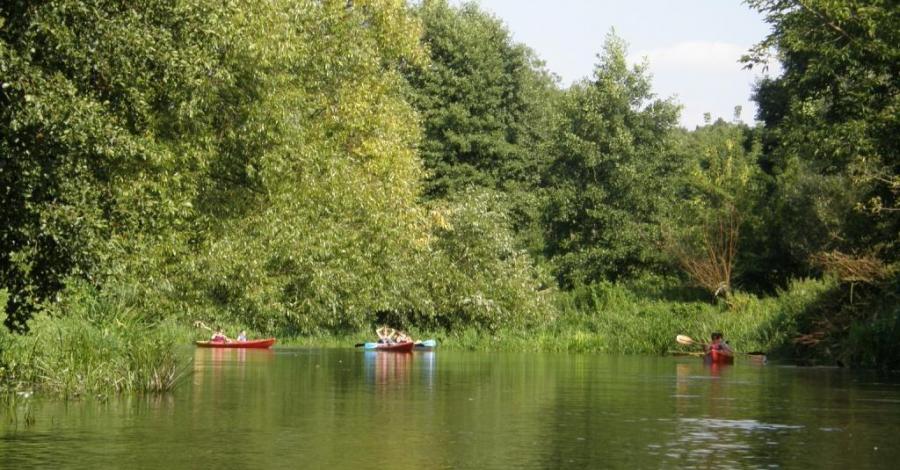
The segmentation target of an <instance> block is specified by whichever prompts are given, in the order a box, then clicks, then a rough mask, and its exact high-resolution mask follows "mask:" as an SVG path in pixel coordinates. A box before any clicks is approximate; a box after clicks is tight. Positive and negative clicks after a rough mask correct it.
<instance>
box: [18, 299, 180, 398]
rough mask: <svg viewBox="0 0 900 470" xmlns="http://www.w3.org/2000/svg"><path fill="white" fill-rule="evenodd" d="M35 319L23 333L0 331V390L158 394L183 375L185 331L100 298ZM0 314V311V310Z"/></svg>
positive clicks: (72, 395)
mask: <svg viewBox="0 0 900 470" xmlns="http://www.w3.org/2000/svg"><path fill="white" fill-rule="evenodd" d="M80 301H81V302H80V303H79V304H78V305H77V306H75V305H72V304H68V305H65V306H62V307H64V308H66V307H67V308H68V309H69V312H68V314H67V315H65V316H54V313H57V314H58V313H59V312H58V310H56V309H54V310H51V311H48V312H45V313H42V314H40V315H37V316H36V317H35V318H33V319H32V320H31V321H30V322H29V323H28V326H29V331H28V333H27V334H14V333H10V332H9V331H7V330H6V329H5V328H3V329H2V331H0V391H5V392H16V393H19V392H21V393H23V394H28V395H30V394H31V393H35V392H36V393H40V394H45V395H53V396H60V397H64V398H77V397H84V396H95V397H96V396H100V397H105V396H109V395H112V394H116V393H121V392H165V391H169V390H172V389H173V388H174V387H175V385H176V383H177V382H178V380H179V379H180V378H181V377H183V376H184V375H185V366H186V360H185V359H184V358H183V357H180V356H179V355H178V354H177V347H178V345H179V344H183V343H184V342H185V338H186V336H185V331H184V329H183V328H182V327H180V326H178V325H177V324H176V323H175V322H174V321H172V320H157V321H150V320H148V319H145V318H140V317H137V316H134V315H131V314H129V309H128V308H127V307H124V306H122V305H118V304H116V303H114V302H109V301H108V300H107V299H105V298H104V297H102V296H101V297H98V298H89V299H88V298H82V299H80ZM0 311H2V310H0ZM0 320H2V319H0Z"/></svg>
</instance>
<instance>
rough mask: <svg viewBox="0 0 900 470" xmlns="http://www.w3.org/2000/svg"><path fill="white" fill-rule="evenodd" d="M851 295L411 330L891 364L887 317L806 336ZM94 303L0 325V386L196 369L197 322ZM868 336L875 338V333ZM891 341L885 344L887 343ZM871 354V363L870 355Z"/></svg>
mask: <svg viewBox="0 0 900 470" xmlns="http://www.w3.org/2000/svg"><path fill="white" fill-rule="evenodd" d="M842 292H843V291H842V287H841V286H840V285H839V284H838V283H837V282H836V281H834V280H798V281H795V282H793V283H791V284H790V286H789V287H788V288H787V289H785V290H784V291H781V292H779V293H778V295H776V296H770V297H757V296H754V295H749V294H742V293H737V294H734V295H733V296H732V297H731V298H730V299H729V301H728V303H727V304H726V303H725V302H721V303H718V304H712V303H709V302H705V301H702V300H696V299H690V298H689V296H686V295H685V291H673V290H671V289H666V288H661V287H652V286H650V287H648V286H646V285H644V286H639V287H636V286H623V285H618V284H611V283H603V284H596V285H593V286H589V287H584V288H580V289H576V290H574V291H570V292H557V293H556V294H554V301H553V302H552V304H551V307H552V311H551V312H548V314H547V317H546V319H545V320H544V321H543V322H542V323H540V324H532V325H529V326H528V327H526V328H509V327H500V328H495V329H493V330H491V329H487V328H476V327H474V326H473V327H467V328H460V329H455V330H446V329H440V328H418V327H416V326H415V325H412V326H410V327H409V328H408V331H409V333H410V334H411V335H412V336H413V337H414V338H419V339H432V338H433V339H436V340H437V341H438V344H439V348H441V349H447V350H472V351H568V352H590V353H602V354H647V355H667V354H678V353H684V352H692V351H697V350H698V349H699V348H698V347H693V348H692V347H686V346H682V345H679V344H677V343H676V342H675V335H676V334H686V335H688V336H691V337H693V338H694V339H697V340H700V341H703V340H705V339H706V338H708V337H709V335H710V333H712V332H713V331H720V332H722V333H724V334H725V337H726V339H727V340H728V342H729V343H730V344H731V346H732V347H733V348H734V349H735V350H736V351H739V352H751V351H763V352H766V353H767V354H769V355H770V356H772V357H778V358H782V359H786V360H794V361H797V362H799V363H804V364H829V365H834V364H838V365H841V364H846V365H851V366H865V367H881V368H890V367H892V365H891V364H892V363H891V362H890V361H889V360H886V359H885V357H887V356H885V355H886V354H888V355H889V354H890V350H889V349H888V348H889V347H893V346H891V344H893V343H891V342H890V341H886V340H885V338H890V334H891V331H894V330H890V329H888V327H890V325H888V324H887V323H885V322H888V323H889V321H890V317H889V316H888V317H886V319H883V320H882V322H881V323H873V324H871V325H869V324H867V325H869V326H865V325H864V326H857V328H856V330H852V329H851V331H856V333H854V334H851V335H849V336H847V338H848V339H846V340H844V341H845V342H844V343H839V344H838V346H844V349H840V348H837V347H834V348H829V349H825V348H824V346H829V343H826V342H823V341H826V340H828V338H827V337H825V338H820V339H819V341H820V342H822V344H821V346H822V347H821V348H819V349H817V348H816V347H815V346H816V345H810V344H806V343H802V342H798V338H800V339H801V340H802V339H803V338H804V337H805V336H804V332H808V331H810V329H809V325H810V324H811V323H815V322H816V321H818V320H817V318H821V317H822V316H823V315H825V313H822V312H820V311H819V310H821V309H822V308H824V307H823V306H827V305H830V304H831V303H834V302H837V303H838V304H840V303H841V302H842V299H841V298H840V295H841V293H842ZM857 295H860V294H859V293H858V294H857ZM87 305H88V307H89V308H73V310H72V312H71V313H72V314H71V315H70V316H66V317H50V316H48V315H41V316H38V317H36V318H35V319H33V320H32V321H31V322H30V323H29V326H30V331H29V333H28V334H26V335H17V334H13V333H9V332H6V331H5V330H4V331H3V332H0V387H2V388H3V389H6V390H7V391H10V390H12V391H27V392H33V391H38V392H40V393H44V394H50V395H56V396H62V397H81V396H96V395H109V394H116V393H122V392H139V393H159V392H166V391H169V390H171V389H172V388H174V387H175V386H176V385H177V383H178V381H179V380H180V379H181V378H182V377H184V376H185V375H187V373H188V372H187V367H188V366H189V363H190V358H189V357H187V356H185V355H183V354H179V353H178V349H179V348H180V347H183V346H187V345H190V344H191V343H192V342H193V341H194V340H197V339H205V338H207V337H208V336H209V332H208V331H206V330H205V329H202V328H198V327H196V326H195V325H194V324H193V322H192V321H188V319H176V318H174V317H169V318H162V319H157V320H154V321H150V320H148V319H145V318H139V317H136V316H129V315H128V313H127V312H128V309H126V308H121V306H119V305H116V304H114V303H109V304H108V303H104V302H103V301H95V302H94V303H90V302H88V303H87ZM82 307H83V306H82ZM888 308H889V306H888ZM893 321H896V316H895V317H894V320H893ZM872 325H874V326H872ZM219 326H221V327H223V328H224V329H225V331H226V332H228V333H229V334H236V332H237V331H239V330H240V329H243V327H242V326H241V325H240V324H236V323H229V322H222V323H221V324H220V325H219ZM395 326H396V327H401V326H405V325H395ZM876 330H877V331H876ZM885 331H887V333H885ZM248 333H249V336H250V337H267V336H276V337H277V338H278V344H277V345H276V347H285V346H298V347H322V348H349V347H353V345H354V344H357V343H362V342H365V341H371V340H373V338H374V332H373V331H368V330H365V331H356V332H340V333H321V334H316V335H290V334H285V333H284V332H281V333H279V332H263V331H252V330H248ZM867 335H868V336H867ZM869 337H872V338H873V339H869V340H866V338H869ZM831 341H833V342H838V341H840V338H837V339H832V340H831ZM882 343H884V344H885V345H887V346H884V345H883V346H881V347H882V349H878V347H879V346H878V345H879V344H882ZM832 349H834V350H832ZM882 356H885V357H882ZM870 357H874V359H871V360H870V361H869V362H865V359H866V358H870ZM847 358H850V359H847ZM853 358H860V359H859V360H858V361H854V360H853Z"/></svg>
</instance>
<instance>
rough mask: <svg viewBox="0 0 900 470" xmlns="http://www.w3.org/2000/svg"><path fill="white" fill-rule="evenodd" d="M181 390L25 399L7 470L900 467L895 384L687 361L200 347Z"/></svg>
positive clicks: (7, 452) (11, 408) (5, 435)
mask: <svg viewBox="0 0 900 470" xmlns="http://www.w3.org/2000/svg"><path fill="white" fill-rule="evenodd" d="M185 353H186V354H192V355H193V361H192V364H191V369H192V371H191V372H189V373H188V374H187V375H186V376H185V378H184V379H183V381H182V383H180V384H179V386H178V388H177V389H176V390H175V391H174V392H173V393H171V394H167V395H161V396H126V397H122V398H113V399H109V400H98V399H79V400H69V401H61V400H50V399H36V398H34V397H32V398H27V399H23V398H20V399H19V400H17V403H16V404H14V405H8V406H6V408H5V409H2V410H0V414H2V418H3V419H2V422H0V468H4V469H6V468H9V469H26V468H126V469H127V468H166V469H168V468H173V469H174V468H192V469H193V468H252V469H258V468H266V469H280V468H329V469H332V468H337V469H363V468H366V469H373V468H389V469H420V470H421V469H432V468H434V469H439V468H477V469H480V468H510V469H518V468H577V469H586V468H625V467H628V468H679V469H681V468H850V469H856V468H900V377H898V376H897V375H893V376H892V375H887V376H885V375H877V374H875V373H871V372H858V371H848V370H841V369H830V368H799V367H791V366H785V365H777V364H768V365H760V364H755V363H753V362H751V361H747V360H744V361H741V360H739V361H738V362H737V364H735V365H734V366H718V367H716V366H705V365H704V364H702V362H701V361H700V360H699V359H697V358H691V357H681V358H673V357H634V356H604V355H591V354H565V353H537V354H535V353H486V352H461V351H441V350H440V349H438V350H437V351H435V352H427V353H422V352H416V353H411V354H404V353H375V352H363V351H360V350H354V349H349V348H348V349H291V348H277V349H274V350H271V351H254V350H216V349H197V350H195V351H193V350H192V351H186V352H185Z"/></svg>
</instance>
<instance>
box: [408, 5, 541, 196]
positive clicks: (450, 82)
mask: <svg viewBox="0 0 900 470" xmlns="http://www.w3.org/2000/svg"><path fill="white" fill-rule="evenodd" d="M415 13H416V15H417V16H418V17H419V18H421V21H422V24H423V28H424V36H423V42H424V44H425V46H426V47H427V50H428V53H429V56H430V58H431V61H430V62H429V63H428V64H427V65H425V66H423V67H409V68H407V70H406V76H407V79H408V80H409V82H410V85H411V88H412V90H411V95H412V96H411V98H412V102H413V103H414V105H415V106H416V108H417V109H418V110H419V111H420V113H421V116H422V119H423V125H424V134H425V135H424V139H423V142H422V146H421V154H422V159H423V161H424V163H425V166H426V168H427V169H428V170H429V178H428V181H427V184H426V194H427V195H428V196H429V197H431V198H435V197H445V196H448V195H453V194H455V193H457V192H459V191H461V190H465V189H466V188H467V187H469V186H476V187H482V188H488V189H504V190H512V189H515V186H516V185H526V186H527V187H536V186H537V184H538V183H539V179H538V178H539V176H540V174H541V168H542V165H545V164H546V163H545V162H543V161H542V157H541V155H540V153H538V152H537V145H538V144H539V143H540V141H541V138H542V137H543V135H542V133H545V127H546V121H547V118H546V115H547V107H548V105H549V104H550V102H551V100H552V98H553V95H554V94H555V88H554V87H553V82H552V79H551V78H550V76H549V74H548V73H547V72H545V71H544V70H543V68H542V67H543V64H542V63H541V62H539V61H538V60H537V58H536V57H535V56H534V53H533V52H532V51H531V50H530V49H528V48H527V47H525V46H523V45H521V44H517V43H514V42H513V40H512V38H511V36H510V33H509V31H507V29H506V28H505V27H504V25H503V24H502V23H501V22H500V21H499V20H498V19H496V18H494V17H492V16H491V15H489V14H487V13H484V12H482V11H480V10H479V9H478V7H477V6H476V5H475V4H472V3H465V4H463V5H462V6H461V7H459V8H455V7H451V6H450V5H448V3H447V2H446V1H445V0H426V1H424V2H422V4H421V5H420V6H419V7H417V8H416V10H415Z"/></svg>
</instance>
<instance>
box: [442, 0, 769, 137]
mask: <svg viewBox="0 0 900 470" xmlns="http://www.w3.org/2000/svg"><path fill="white" fill-rule="evenodd" d="M451 3H453V4H457V5H458V4H460V3H462V2H461V1H459V0H456V1H452V2H451ZM475 3H477V4H479V6H480V7H481V9H482V10H485V11H488V12H490V13H492V14H494V15H495V16H496V17H498V18H499V19H501V20H502V21H503V22H504V23H505V24H506V26H507V28H508V29H509V30H510V32H511V33H512V36H513V39H514V40H515V41H516V42H521V43H524V44H526V45H527V46H529V47H530V48H531V49H533V50H534V51H535V52H536V53H537V55H538V56H539V57H540V58H541V59H542V60H544V61H545V62H546V66H547V69H548V70H549V71H551V72H553V73H554V74H556V75H558V76H559V77H560V81H561V84H562V85H563V86H568V85H570V84H571V83H572V82H574V81H577V80H580V79H583V78H590V76H591V74H592V73H593V69H594V65H595V64H596V63H597V53H598V52H600V50H601V49H602V46H603V41H604V39H605V37H606V35H607V34H608V33H609V32H610V30H611V29H613V28H615V32H616V34H617V35H619V36H620V37H622V38H623V39H625V41H626V42H627V43H628V44H629V60H631V61H632V62H640V61H641V59H642V58H645V57H646V58H647V60H648V61H649V66H650V69H649V71H650V74H651V75H652V78H653V90H654V92H655V93H656V94H657V95H658V96H659V97H662V98H668V97H674V98H675V100H676V101H677V102H678V103H680V104H681V105H682V106H683V109H682V114H681V125H683V126H685V127H687V128H689V129H693V128H694V126H696V125H699V124H702V123H703V115H704V113H707V112H708V113H710V114H711V115H712V118H713V119H716V118H719V117H721V118H723V119H725V120H728V121H731V120H732V119H733V116H734V108H735V106H741V107H742V112H741V120H742V121H744V122H747V123H752V122H753V121H754V120H755V116H756V106H755V105H754V104H753V103H752V101H751V100H750V95H751V93H752V90H753V83H754V81H755V80H756V78H757V77H758V76H760V73H761V72H760V70H759V69H758V68H755V69H754V70H753V71H748V70H744V69H743V64H741V63H739V62H738V59H740V57H741V55H743V54H744V53H746V51H747V50H748V49H749V48H750V47H751V46H753V45H754V44H756V43H757V42H759V41H761V40H762V39H763V38H764V37H765V36H766V34H768V32H769V25H767V24H766V23H765V22H764V21H763V18H762V16H761V15H759V14H758V13H757V12H755V11H753V10H751V9H750V8H749V7H747V6H746V5H744V4H743V2H742V1H740V0H671V1H667V0H631V1H628V0H593V1H591V0H475ZM777 72H778V69H777V65H776V66H773V67H771V69H770V72H769V73H770V74H772V73H777Z"/></svg>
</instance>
